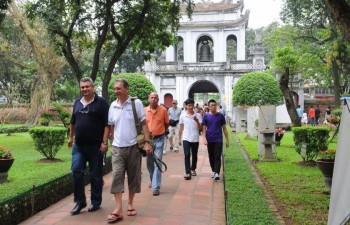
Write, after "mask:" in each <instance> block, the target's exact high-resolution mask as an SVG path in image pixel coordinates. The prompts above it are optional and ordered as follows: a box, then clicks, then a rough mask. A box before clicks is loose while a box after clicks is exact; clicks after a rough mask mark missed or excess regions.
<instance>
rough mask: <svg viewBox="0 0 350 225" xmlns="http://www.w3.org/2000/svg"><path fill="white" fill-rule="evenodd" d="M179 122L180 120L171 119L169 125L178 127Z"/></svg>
mask: <svg viewBox="0 0 350 225" xmlns="http://www.w3.org/2000/svg"><path fill="white" fill-rule="evenodd" d="M178 122H179V121H178V120H169V126H171V127H176V125H177V123H178Z"/></svg>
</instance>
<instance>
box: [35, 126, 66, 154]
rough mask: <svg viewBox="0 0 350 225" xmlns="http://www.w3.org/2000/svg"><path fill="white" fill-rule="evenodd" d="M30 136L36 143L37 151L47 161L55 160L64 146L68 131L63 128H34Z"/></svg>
mask: <svg viewBox="0 0 350 225" xmlns="http://www.w3.org/2000/svg"><path fill="white" fill-rule="evenodd" d="M29 134H30V136H31V137H32V138H33V140H34V142H35V149H36V150H37V151H38V152H40V153H41V154H42V155H43V156H45V157H46V158H47V159H54V158H55V156H56V154H57V152H58V151H59V150H60V148H61V147H62V145H63V144H64V140H65V136H66V134H67V129H66V128H61V127H33V128H31V129H30V130H29Z"/></svg>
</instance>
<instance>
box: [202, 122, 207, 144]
mask: <svg viewBox="0 0 350 225" xmlns="http://www.w3.org/2000/svg"><path fill="white" fill-rule="evenodd" d="M202 133H203V143H204V144H205V145H207V144H208V142H207V138H206V137H207V136H206V135H207V126H205V125H203V130H202Z"/></svg>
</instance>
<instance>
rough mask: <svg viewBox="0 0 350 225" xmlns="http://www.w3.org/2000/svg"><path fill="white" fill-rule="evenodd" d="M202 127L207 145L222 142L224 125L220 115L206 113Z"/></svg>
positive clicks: (223, 118) (222, 117) (223, 119)
mask: <svg viewBox="0 0 350 225" xmlns="http://www.w3.org/2000/svg"><path fill="white" fill-rule="evenodd" d="M202 124H203V126H206V127H207V129H206V139H207V142H208V143H214V142H222V126H223V125H225V124H226V120H225V117H224V115H222V114H221V113H216V114H210V113H206V114H205V115H204V118H203V123H202Z"/></svg>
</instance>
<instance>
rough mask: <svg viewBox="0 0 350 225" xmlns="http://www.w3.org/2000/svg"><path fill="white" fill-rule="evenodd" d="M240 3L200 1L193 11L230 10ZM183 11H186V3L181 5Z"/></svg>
mask: <svg viewBox="0 0 350 225" xmlns="http://www.w3.org/2000/svg"><path fill="white" fill-rule="evenodd" d="M239 5H240V3H238V4H232V3H211V2H210V3H204V2H199V3H196V5H195V7H194V9H193V11H194V12H207V11H217V10H230V9H234V8H237V7H238V6H239ZM181 11H182V12H185V11H186V5H181Z"/></svg>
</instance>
